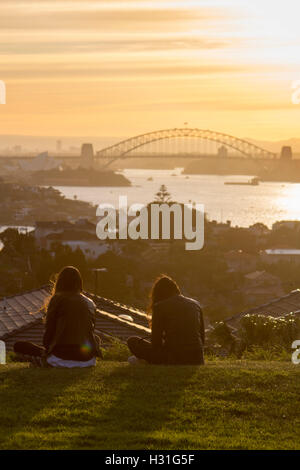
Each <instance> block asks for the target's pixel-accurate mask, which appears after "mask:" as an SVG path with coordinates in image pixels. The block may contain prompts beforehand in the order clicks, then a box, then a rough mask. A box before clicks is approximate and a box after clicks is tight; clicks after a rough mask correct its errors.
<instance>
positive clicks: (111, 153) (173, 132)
mask: <svg viewBox="0 0 300 470" xmlns="http://www.w3.org/2000/svg"><path fill="white" fill-rule="evenodd" d="M176 137H181V138H200V139H203V140H209V141H213V142H217V143H219V144H221V145H224V146H225V147H228V148H230V149H234V150H236V151H238V152H239V153H241V154H242V155H243V156H244V157H245V158H256V159H260V158H262V159H271V158H276V154H275V153H272V152H269V151H268V150H265V149H263V148H261V147H259V146H257V145H255V144H252V143H250V142H248V141H246V140H244V139H239V138H238V137H234V136H232V135H229V134H224V133H222V132H216V131H210V130H208V129H187V128H183V129H182V128H181V129H180V128H179V129H178V128H175V129H165V130H159V131H154V132H148V133H146V134H141V135H138V136H135V137H131V138H130V139H126V140H123V141H121V142H119V143H117V144H114V145H111V146H109V147H106V148H104V149H102V150H100V151H98V152H97V158H99V159H101V158H103V159H108V160H109V162H108V163H107V164H106V165H105V166H108V165H110V164H111V163H113V162H114V161H116V160H119V159H122V158H130V156H129V155H128V154H129V153H130V152H132V151H133V150H135V149H137V148H140V147H143V146H145V145H148V144H151V143H153V142H157V141H159V140H165V139H172V138H176Z"/></svg>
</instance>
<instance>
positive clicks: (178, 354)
mask: <svg viewBox="0 0 300 470" xmlns="http://www.w3.org/2000/svg"><path fill="white" fill-rule="evenodd" d="M204 341H205V329H204V322H203V313H202V310H201V307H200V305H199V303H198V302H197V301H196V300H193V299H190V298H188V297H184V296H183V295H175V296H173V297H169V298H168V299H166V300H163V301H161V302H158V303H156V304H154V307H153V312H152V338H151V344H152V347H153V349H154V350H164V351H165V354H166V359H167V362H178V361H180V360H182V361H183V362H185V361H188V360H189V359H193V358H195V356H197V354H198V355H199V357H200V356H201V357H202V354H203V347H204Z"/></svg>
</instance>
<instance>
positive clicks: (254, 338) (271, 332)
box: [238, 313, 300, 348]
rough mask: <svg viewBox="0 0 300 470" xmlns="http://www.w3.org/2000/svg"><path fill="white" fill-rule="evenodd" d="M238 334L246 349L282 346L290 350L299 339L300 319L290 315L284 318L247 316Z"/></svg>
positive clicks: (241, 323) (243, 319)
mask: <svg viewBox="0 0 300 470" xmlns="http://www.w3.org/2000/svg"><path fill="white" fill-rule="evenodd" d="M238 334H239V336H240V338H241V339H242V341H243V342H244V343H245V346H246V347H251V346H263V347H265V348H266V347H269V346H281V347H284V348H290V347H291V344H292V342H293V341H294V340H296V339H299V335H300V318H299V317H297V316H296V315H294V314H293V313H290V314H288V315H285V316H282V317H277V318H275V317H272V316H267V315H245V316H244V317H243V318H242V319H241V322H240V328H239V331H238Z"/></svg>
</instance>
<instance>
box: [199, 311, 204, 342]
mask: <svg viewBox="0 0 300 470" xmlns="http://www.w3.org/2000/svg"><path fill="white" fill-rule="evenodd" d="M199 317H200V335H201V339H202V344H203V346H204V343H205V327H204V320H203V312H202V309H201V307H199Z"/></svg>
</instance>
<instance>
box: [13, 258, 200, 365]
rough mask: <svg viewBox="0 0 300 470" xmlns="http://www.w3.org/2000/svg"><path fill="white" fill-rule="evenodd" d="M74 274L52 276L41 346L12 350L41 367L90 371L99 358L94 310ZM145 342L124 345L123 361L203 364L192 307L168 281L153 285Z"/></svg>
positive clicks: (197, 311)
mask: <svg viewBox="0 0 300 470" xmlns="http://www.w3.org/2000/svg"><path fill="white" fill-rule="evenodd" d="M82 290H83V287H82V278H81V275H80V273H79V271H78V269H76V268H74V267H73V266H67V267H65V268H64V269H63V270H62V271H61V272H60V273H59V275H58V278H57V281H56V283H55V286H54V289H53V294H52V296H51V298H50V301H49V303H48V306H47V313H46V325H45V333H44V338H43V346H38V345H36V344H33V343H29V342H26V341H19V342H17V343H15V345H14V350H15V352H16V353H17V354H20V355H22V356H23V357H24V358H25V359H28V360H29V361H30V362H31V363H33V364H34V365H36V366H41V367H43V366H44V367H67V368H71V367H90V366H94V365H95V364H96V357H97V356H98V357H102V354H101V349H100V338H99V337H98V336H96V335H95V319H96V306H95V304H94V302H93V301H92V300H91V299H89V298H88V297H86V296H85V295H83V293H82ZM150 312H151V314H152V317H151V321H150V324H151V330H152V334H151V341H147V340H145V339H142V338H139V337H131V338H129V339H128V347H129V349H130V351H131V353H132V354H133V356H131V357H130V358H129V359H128V361H129V362H130V363H132V364H133V363H136V362H138V361H139V360H145V361H147V362H149V363H151V364H204V359H203V347H204V323H203V315H202V311H201V308H200V305H199V303H198V302H197V301H195V300H193V299H189V298H187V297H185V296H183V295H182V294H181V292H180V290H179V287H178V286H177V284H176V283H175V281H173V280H172V279H171V278H170V277H168V276H161V277H160V278H158V279H157V280H156V282H155V283H154V285H153V288H152V292H151V304H150Z"/></svg>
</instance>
